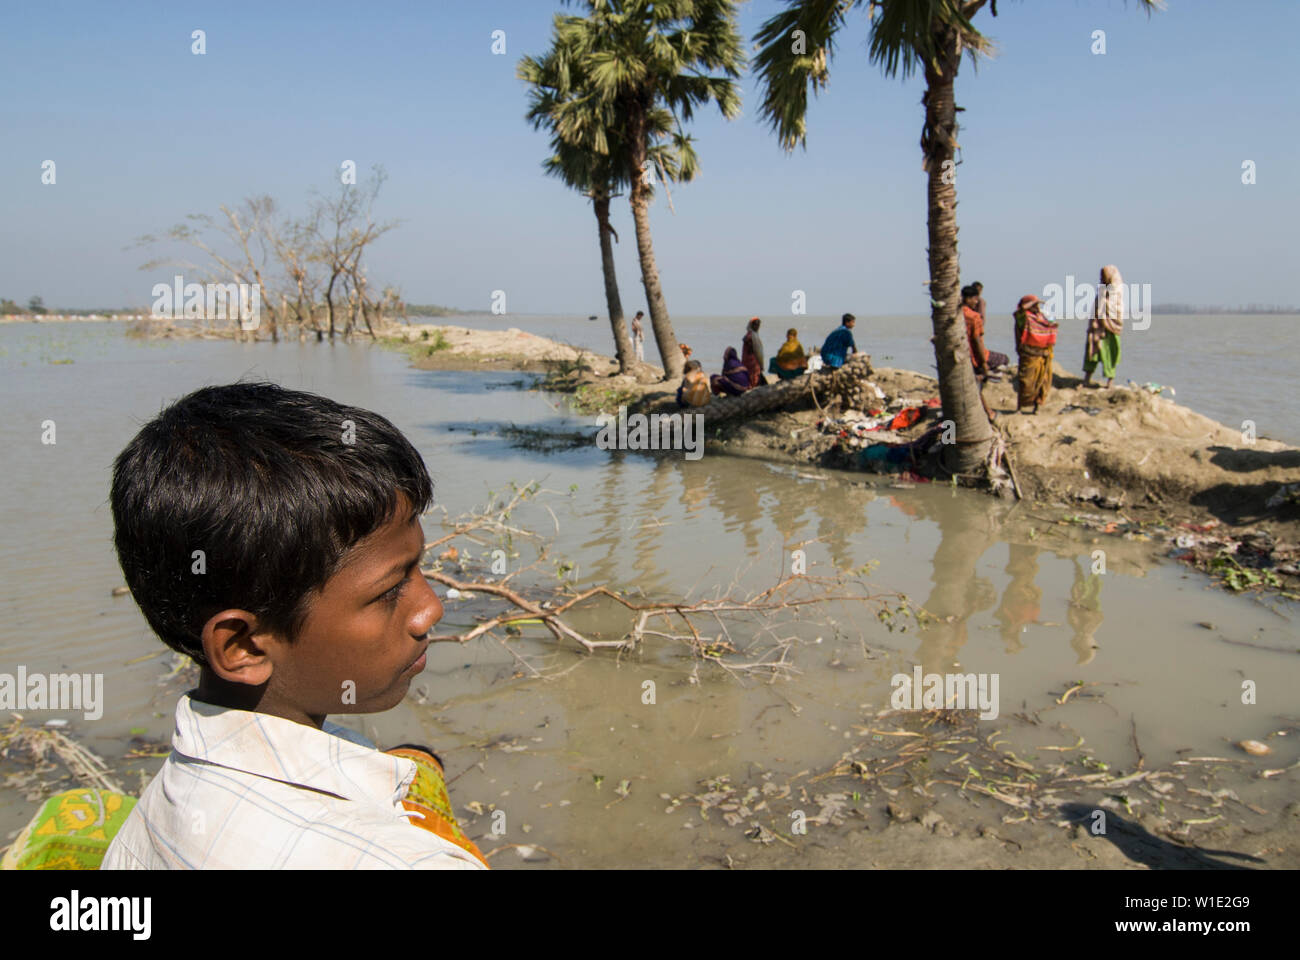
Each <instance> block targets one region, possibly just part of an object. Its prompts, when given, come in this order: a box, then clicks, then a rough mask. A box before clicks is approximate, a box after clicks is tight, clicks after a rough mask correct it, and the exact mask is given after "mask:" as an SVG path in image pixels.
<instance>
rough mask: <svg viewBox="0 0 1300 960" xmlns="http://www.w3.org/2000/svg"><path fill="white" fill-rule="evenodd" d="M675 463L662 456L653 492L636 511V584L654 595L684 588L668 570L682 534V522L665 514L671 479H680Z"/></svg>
mask: <svg viewBox="0 0 1300 960" xmlns="http://www.w3.org/2000/svg"><path fill="white" fill-rule="evenodd" d="M678 474H679V471H678V470H677V469H676V466H675V464H674V463H673V462H672V461H671V460H669V459H668V458H667V457H659V458H657V459H656V460H655V462H654V465H653V466H652V467H651V468H650V485H649V490H648V492H647V494H646V496H645V497H644V499H642V500H641V502H640V503H639V504H637V508H636V509H635V510H634V511H632V512H633V515H634V516H635V517H636V518H637V520H638V523H639V525H638V527H637V528H636V529H635V531H634V534H633V535H634V538H635V540H636V549H634V550H633V551H632V566H633V568H634V569H635V570H636V572H637V576H636V579H635V582H636V583H637V584H638V585H640V586H641V588H642V589H643V590H645V591H646V592H647V593H649V594H650V595H652V596H654V595H656V594H657V593H659V592H660V591H663V590H676V589H677V588H679V587H680V586H681V585H680V584H673V583H671V582H670V579H669V578H670V574H668V572H667V569H666V568H669V567H670V566H671V564H670V563H669V562H668V559H669V557H670V556H671V547H672V542H673V540H674V539H675V538H677V539H679V538H680V537H681V535H682V519H681V517H678V516H673V515H672V513H675V511H672V512H669V511H665V510H664V507H665V506H666V505H667V504H668V499H669V494H670V492H671V491H670V490H669V480H670V479H672V478H673V477H675V476H678Z"/></svg>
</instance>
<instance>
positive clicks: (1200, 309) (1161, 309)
mask: <svg viewBox="0 0 1300 960" xmlns="http://www.w3.org/2000/svg"><path fill="white" fill-rule="evenodd" d="M1151 312H1152V313H1181V314H1217V313H1231V314H1248V313H1258V314H1270V313H1300V307H1294V306H1290V307H1283V306H1278V305H1277V304H1263V303H1248V304H1246V305H1245V306H1237V307H1223V306H1209V307H1207V306H1196V305H1194V304H1190V303H1158V304H1156V305H1155V306H1153V307H1152V308H1151Z"/></svg>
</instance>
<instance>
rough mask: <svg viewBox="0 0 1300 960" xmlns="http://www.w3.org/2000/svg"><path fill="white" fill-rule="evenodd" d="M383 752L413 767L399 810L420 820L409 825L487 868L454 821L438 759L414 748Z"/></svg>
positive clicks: (482, 857) (484, 859)
mask: <svg viewBox="0 0 1300 960" xmlns="http://www.w3.org/2000/svg"><path fill="white" fill-rule="evenodd" d="M384 752H385V753H387V754H389V755H390V756H394V757H405V758H406V759H407V760H411V761H413V762H414V763H415V779H414V780H413V781H411V787H410V789H409V790H407V792H406V798H405V799H404V800H403V801H402V806H403V807H405V808H406V809H407V810H409V811H411V812H412V813H418V814H420V816H419V817H417V818H412V820H411V823H412V824H413V825H414V826H417V827H420V828H422V829H424V830H428V831H429V832H431V833H435V834H437V835H438V836H440V837H442V838H443V839H444V840H450V841H451V842H452V843H454V844H456V846H458V847H461V848H462V849H465V850H468V851H469V852H470V853H472V854H474V856H476V857H478V859H479V860H481V861H483V866H485V867H486V866H487V865H488V862H487V857H485V856H483V854H482V853H480V852H479V848H478V847H477V846H476V845H475V844H474V841H473V840H471V839H470V838H469V837H468V836H466V835H465V831H464V830H462V829H461V828H460V824H459V823H458V822H457V821H456V814H455V812H454V811H453V810H452V809H451V797H450V796H449V795H448V794H447V782H446V780H445V779H443V774H442V764H441V763H440V762H439V761H438V758H437V757H435V756H433V755H432V754H430V753H428V752H426V751H424V750H420V749H417V748H414V747H396V748H394V749H392V750H385V751H384Z"/></svg>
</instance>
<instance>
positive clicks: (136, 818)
mask: <svg viewBox="0 0 1300 960" xmlns="http://www.w3.org/2000/svg"><path fill="white" fill-rule="evenodd" d="M432 496H433V487H432V484H431V482H430V480H429V474H428V472H427V471H426V470H425V467H424V463H423V462H422V460H421V459H420V454H419V453H417V452H416V450H415V448H414V447H413V446H411V444H410V442H409V441H408V440H407V439H406V438H405V437H404V436H402V434H401V433H400V432H399V431H398V430H397V428H396V427H394V426H393V425H392V424H391V423H389V422H388V421H387V420H386V419H384V418H383V417H381V416H378V415H377V414H374V413H371V412H369V411H367V410H362V409H359V408H356V407H348V406H343V405H341V404H338V403H335V402H333V401H331V400H327V399H325V398H324V397H319V396H315V395H313V394H309V393H300V392H297V391H293V390H285V389H282V388H280V387H278V386H276V385H274V384H270V383H237V384H231V385H229V386H217V387H205V388H203V389H201V390H198V391H196V392H194V393H192V394H190V395H189V396H187V397H183V398H182V399H180V400H178V401H176V402H175V403H174V404H172V405H171V406H170V407H168V408H167V409H165V410H164V411H163V412H162V413H161V414H159V415H158V416H157V417H156V418H155V419H154V420H152V421H150V422H149V423H147V424H145V426H144V427H143V428H142V429H141V430H140V432H139V433H138V434H137V435H136V437H135V439H133V440H132V441H131V442H130V443H129V444H128V445H127V447H126V449H125V450H123V451H122V453H121V454H119V455H118V458H117V460H116V462H115V463H114V467H113V485H112V493H111V497H110V499H111V503H112V510H113V523H114V527H115V534H114V542H115V545H116V547H117V555H118V560H119V561H120V563H121V565H122V570H123V572H124V573H125V575H126V582H127V585H128V586H129V587H130V588H131V594H132V596H133V597H134V598H135V601H136V603H138V604H139V605H140V609H141V611H142V612H143V613H144V616H145V619H146V620H148V622H149V625H150V626H151V627H152V628H153V630H154V632H155V633H157V634H158V636H159V637H160V638H161V639H162V641H163V642H164V643H165V644H167V646H169V647H171V648H172V649H173V650H177V651H179V652H181V653H184V654H186V655H187V656H189V657H192V658H193V659H194V660H195V661H197V662H198V664H199V667H200V676H199V683H198V688H197V689H195V690H192V691H190V692H189V693H188V694H186V695H185V696H183V697H181V698H180V702H179V703H178V704H177V706H176V726H175V732H174V733H173V734H172V751H171V754H170V755H169V756H168V758H167V760H166V762H165V763H164V764H163V766H162V769H161V770H160V771H159V772H158V775H157V776H156V777H154V779H153V781H152V782H151V783H150V784H149V785H148V786H147V787H146V788H145V790H144V792H143V794H142V795H141V797H140V800H139V802H138V803H136V805H135V808H134V809H133V810H132V811H131V813H130V815H129V816H128V817H127V818H126V821H125V823H124V824H123V825H122V827H121V830H120V831H119V832H118V833H117V836H116V837H114V839H113V841H112V843H111V844H110V846H109V848H108V852H107V854H106V856H105V858H104V862H103V868H104V869H138V870H169V869H221V868H256V869H271V868H310V869H374V868H386V869H408V868H414V869H471V870H473V869H483V868H485V867H486V862H485V861H484V860H483V859H482V858H481V856H480V855H479V853H478V850H477V848H476V847H475V846H474V844H473V843H472V842H471V841H470V840H469V839H468V838H467V837H466V836H465V835H464V834H463V833H462V832H461V831H460V828H459V827H458V826H457V824H456V822H455V818H454V815H452V813H451V809H450V804H449V803H448V802H447V798H446V789H445V785H444V784H443V782H442V778H441V769H440V764H439V763H438V761H437V760H436V758H434V757H433V756H431V755H430V754H429V752H428V751H426V750H424V749H423V748H418V747H416V748H399V749H397V750H395V751H393V752H392V753H381V752H380V751H378V750H376V749H375V748H374V747H373V746H372V745H371V744H370V743H368V742H367V741H366V740H365V738H364V737H362V736H360V735H359V734H356V733H352V732H350V731H348V730H345V729H343V728H342V727H337V726H334V725H333V724H330V723H328V722H327V721H326V715H327V714H330V713H376V712H379V711H382V710H389V709H391V708H392V707H395V706H396V705H397V704H398V703H400V702H401V701H402V699H403V698H404V697H405V696H406V692H407V688H408V687H409V686H410V684H411V680H412V679H413V678H414V677H415V676H416V675H417V674H418V673H419V672H420V671H421V670H423V669H424V666H425V651H426V649H427V648H428V646H429V631H430V630H431V629H432V628H433V625H434V624H436V623H437V622H438V620H439V619H440V618H441V617H442V604H441V603H440V602H439V600H438V597H437V596H436V595H435V594H434V592H433V589H432V588H431V587H430V585H429V582H428V581H427V580H426V579H425V578H424V575H423V574H422V573H421V571H420V559H421V557H422V556H423V554H424V543H425V540H424V531H423V529H422V528H421V525H420V514H421V513H423V512H424V510H425V509H426V508H427V507H428V505H429V502H430V500H431V499H432ZM422 828H423V829H422Z"/></svg>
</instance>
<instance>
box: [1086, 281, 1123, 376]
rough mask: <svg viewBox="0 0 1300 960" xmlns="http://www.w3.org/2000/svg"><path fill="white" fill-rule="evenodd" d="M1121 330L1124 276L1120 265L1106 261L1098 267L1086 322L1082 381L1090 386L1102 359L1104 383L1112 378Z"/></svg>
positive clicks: (1117, 356) (1116, 362) (1117, 359)
mask: <svg viewBox="0 0 1300 960" xmlns="http://www.w3.org/2000/svg"><path fill="white" fill-rule="evenodd" d="M1123 332H1124V278H1123V277H1121V276H1120V275H1119V268H1118V267H1116V266H1115V265H1114V264H1107V265H1106V266H1104V267H1102V268H1101V284H1100V285H1099V286H1098V287H1097V303H1096V306H1094V307H1093V310H1092V320H1091V321H1090V322H1089V324H1088V341H1087V344H1086V345H1085V346H1084V348H1083V385H1084V386H1085V387H1091V386H1093V382H1092V374H1093V371H1095V370H1096V369H1097V363H1098V361H1100V362H1101V372H1102V373H1104V374H1105V375H1106V387H1107V389H1109V388H1110V385H1111V384H1112V383H1114V382H1115V368H1116V367H1117V366H1119V335H1120V334H1121V333H1123Z"/></svg>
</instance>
